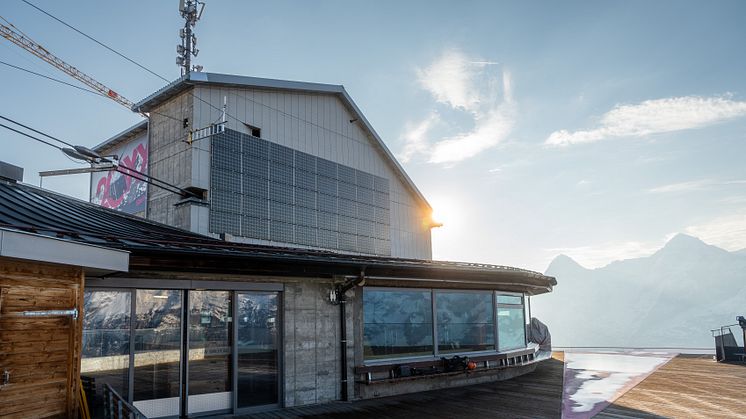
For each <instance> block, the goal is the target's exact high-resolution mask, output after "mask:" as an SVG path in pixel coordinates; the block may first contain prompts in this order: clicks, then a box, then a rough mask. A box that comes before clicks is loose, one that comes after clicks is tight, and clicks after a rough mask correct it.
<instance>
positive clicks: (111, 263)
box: [0, 228, 129, 274]
mask: <svg viewBox="0 0 746 419" xmlns="http://www.w3.org/2000/svg"><path fill="white" fill-rule="evenodd" d="M0 256H2V257H8V258H15V259H25V260H31V261H36V262H47V263H58V264H62V265H72V266H81V267H83V268H86V272H87V273H91V274H94V273H95V274H102V273H112V272H127V271H128V270H129V252H128V251H125V250H118V249H111V248H108V247H101V246H94V245H90V244H83V243H77V242H74V241H70V240H64V239H57V238H54V237H48V236H42V235H40V234H33V233H26V232H22V231H17V230H12V229H7V228H0Z"/></svg>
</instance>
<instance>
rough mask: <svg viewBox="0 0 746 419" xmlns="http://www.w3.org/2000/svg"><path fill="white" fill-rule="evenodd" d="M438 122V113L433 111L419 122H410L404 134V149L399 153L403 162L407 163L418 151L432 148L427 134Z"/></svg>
mask: <svg viewBox="0 0 746 419" xmlns="http://www.w3.org/2000/svg"><path fill="white" fill-rule="evenodd" d="M436 122H437V114H436V113H435V112H433V113H431V114H430V115H429V116H428V117H427V118H425V119H423V120H422V121H420V122H418V123H414V124H413V123H408V124H407V126H406V127H405V132H404V134H403V135H402V139H403V140H404V150H402V152H401V153H400V154H399V158H400V159H401V161H402V162H404V163H407V162H409V161H410V160H411V159H412V156H414V155H415V154H417V153H424V152H426V151H427V150H428V149H429V148H430V143H429V142H428V141H427V136H428V134H429V133H430V130H431V129H432V128H433V126H434V125H435V123H436Z"/></svg>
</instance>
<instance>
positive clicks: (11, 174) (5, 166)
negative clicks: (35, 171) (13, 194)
mask: <svg viewBox="0 0 746 419" xmlns="http://www.w3.org/2000/svg"><path fill="white" fill-rule="evenodd" d="M0 179H2V180H7V181H10V182H13V183H16V182H23V168H22V167H18V166H13V165H12V164H10V163H5V162H4V161H0Z"/></svg>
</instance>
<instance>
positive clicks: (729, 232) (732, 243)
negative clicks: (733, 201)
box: [686, 210, 746, 251]
mask: <svg viewBox="0 0 746 419" xmlns="http://www.w3.org/2000/svg"><path fill="white" fill-rule="evenodd" d="M686 233H688V234H691V235H693V236H696V237H699V238H700V239H702V241H704V242H706V243H709V244H712V245H715V246H718V247H721V248H723V249H726V250H730V251H733V250H740V249H744V248H746V210H744V211H741V212H740V213H736V214H733V215H726V216H722V217H717V218H714V219H712V220H710V221H708V222H705V223H702V224H698V225H692V226H689V227H687V228H686Z"/></svg>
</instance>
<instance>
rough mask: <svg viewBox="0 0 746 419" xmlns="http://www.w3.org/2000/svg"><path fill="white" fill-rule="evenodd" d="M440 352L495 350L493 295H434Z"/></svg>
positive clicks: (467, 293)
mask: <svg viewBox="0 0 746 419" xmlns="http://www.w3.org/2000/svg"><path fill="white" fill-rule="evenodd" d="M435 307H436V313H437V319H438V352H439V353H447V352H464V351H482V350H486V349H494V348H495V327H494V324H495V321H494V318H495V316H494V312H493V310H492V293H491V292H448V291H436V292H435Z"/></svg>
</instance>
